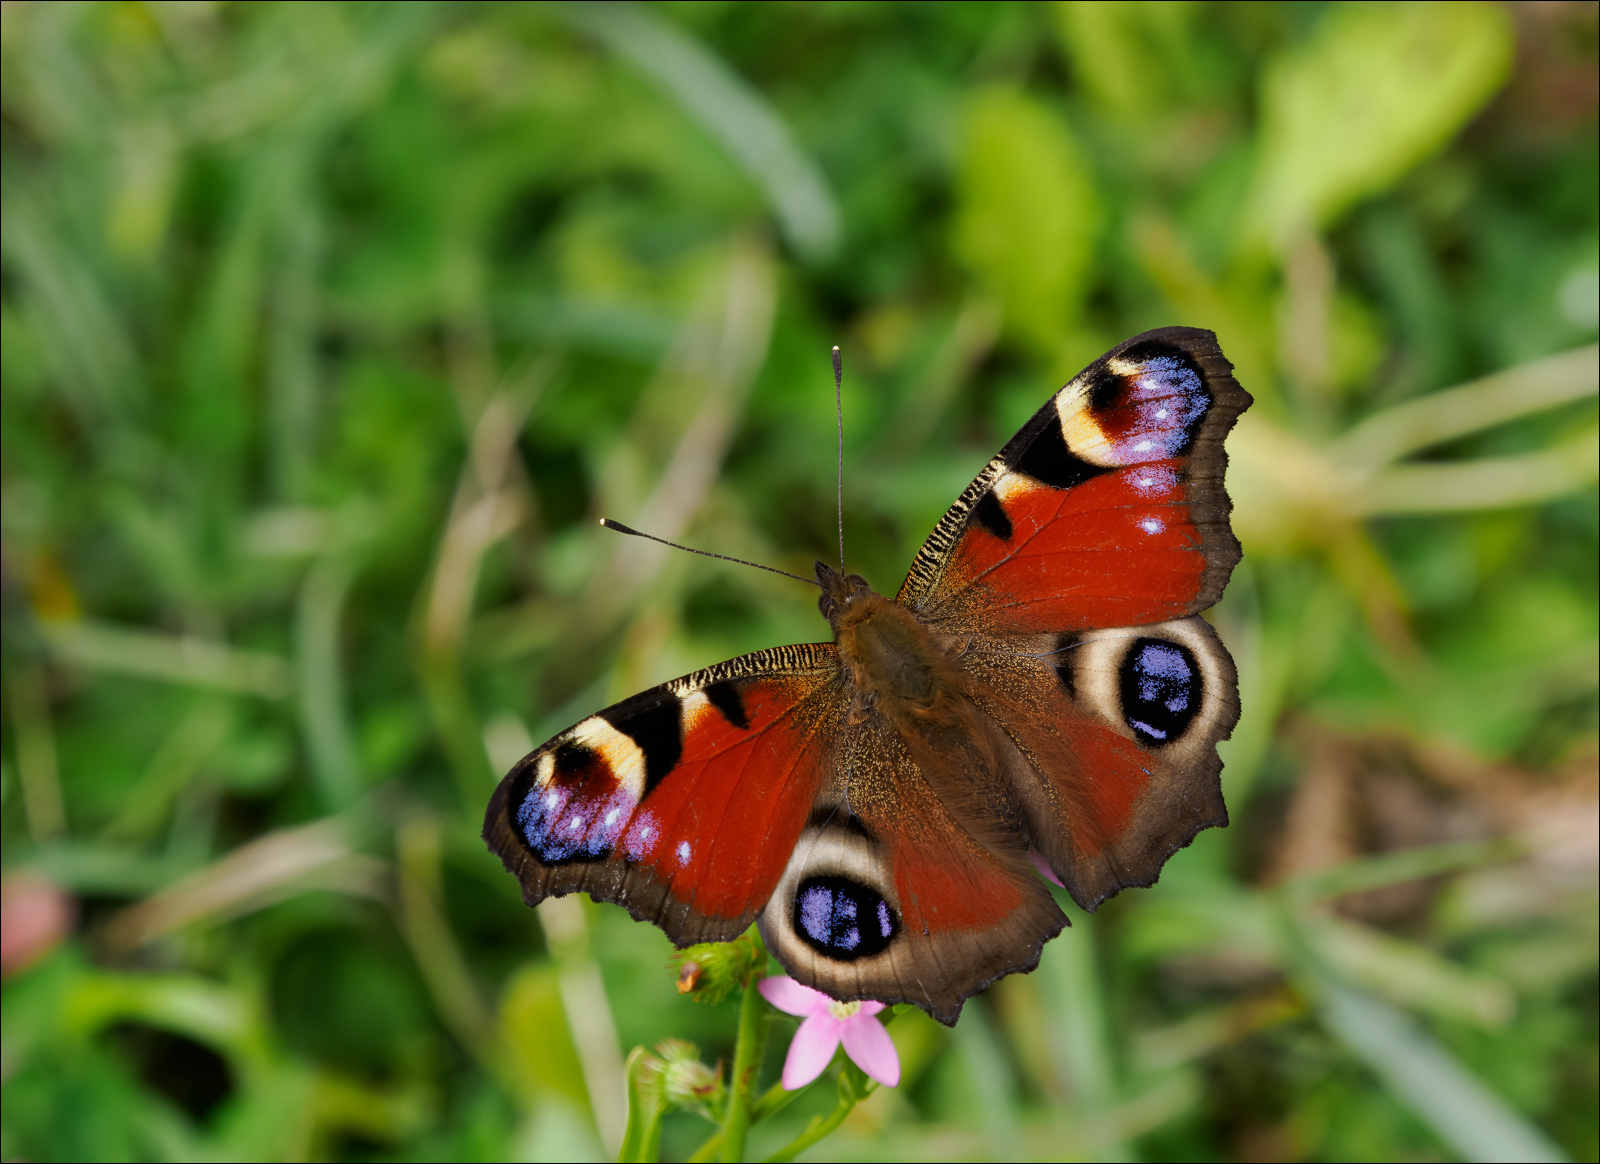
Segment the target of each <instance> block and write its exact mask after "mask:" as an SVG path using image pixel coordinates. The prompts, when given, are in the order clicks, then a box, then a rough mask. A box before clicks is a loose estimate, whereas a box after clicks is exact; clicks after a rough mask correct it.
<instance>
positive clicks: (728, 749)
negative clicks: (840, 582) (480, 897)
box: [483, 643, 844, 945]
mask: <svg viewBox="0 0 1600 1164" xmlns="http://www.w3.org/2000/svg"><path fill="white" fill-rule="evenodd" d="M838 679H839V663H838V656H837V653H836V651H835V648H834V646H833V644H831V643H821V644H812V645H808V646H798V647H776V648H773V649H771V650H767V651H758V652H756V653H755V654H753V655H744V656H741V657H740V658H737V659H732V660H729V661H728V662H726V663H721V664H719V665H718V666H716V667H712V668H709V669H707V670H705V671H698V672H696V673H694V674H693V675H686V676H684V677H683V678H682V679H675V680H673V681H672V682H670V683H664V684H662V685H661V686H660V687H655V688H652V689H651V690H649V691H645V692H642V693H641V694H639V695H636V696H634V697H633V698H631V699H628V700H625V701H623V702H622V703H619V704H617V705H616V706H614V707H610V708H607V709H606V710H604V711H602V712H600V713H599V714H597V715H594V716H591V717H590V718H588V719H586V720H584V721H583V722H582V723H579V724H576V725H574V726H573V727H571V728H568V729H567V730H566V731H564V732H562V733H561V734H560V735H558V736H556V737H555V738H554V739H552V740H550V741H549V742H547V743H545V744H544V745H543V746H542V747H540V748H538V749H537V750H536V751H534V752H531V753H529V754H528V755H527V756H526V757H524V758H523V759H522V760H521V761H520V762H519V763H518V764H517V766H516V767H515V768H513V769H512V770H511V772H510V773H509V774H508V775H507V776H506V778H505V779H504V780H503V781H501V783H500V787H499V788H498V789H497V790H496V791H495V794H494V797H493V799H492V800H491V801H490V803H489V811H488V815H487V817H486V818H485V820H484V828H483V836H484V840H485V841H487V842H488V844H489V847H490V848H491V849H493V850H494V851H495V852H496V853H497V854H499V856H500V859H501V860H502V861H504V862H505V865H506V868H507V869H509V870H510V871H511V872H512V873H513V874H515V875H516V876H517V878H518V879H519V880H520V881H521V882H522V891H523V897H524V898H525V899H526V900H527V902H528V904H529V905H534V904H537V903H538V902H539V901H541V900H542V899H544V898H545V897H548V896H551V895H557V896H559V895H562V894H566V893H574V892H580V891H581V892H585V893H588V894H589V895H590V896H591V897H594V898H595V899H596V900H599V901H614V902H616V903H617V904H619V905H622V906H625V907H626V908H627V910H628V911H629V912H630V913H631V914H633V916H634V917H636V918H639V919H641V920H644V921H651V922H655V923H656V924H658V925H660V926H661V928H662V929H664V930H665V931H666V932H667V935H668V936H669V937H671V938H672V939H673V941H675V942H677V943H678V944H679V945H688V944H690V943H693V942H702V941H718V940H723V939H727V938H732V937H735V936H737V935H738V934H739V933H741V932H743V930H744V929H745V928H746V927H748V926H749V924H750V923H751V921H753V920H754V918H755V915H756V914H757V912H759V911H760V909H761V907H762V906H763V905H765V904H766V902H767V899H768V898H769V897H770V896H771V894H772V891H773V888H774V887H775V886H776V885H777V883H778V878H779V877H780V876H781V875H782V873H783V868H784V865H785V863H786V862H787V861H788V858H789V853H790V851H791V850H792V849H793V848H794V844H795V841H796V839H797V838H798V837H799V836H800V833H801V830H802V829H803V828H804V827H805V823H806V819H807V817H808V815H809V814H810V811H811V806H812V802H813V801H814V800H815V799H816V796H817V792H818V789H819V787H820V786H821V784H822V782H823V780H824V779H825V776H826V773H827V772H828V771H829V757H830V750H829V745H830V739H831V735H832V730H833V728H834V726H835V723H836V721H837V719H838V718H839V716H840V715H841V714H842V708H843V706H844V696H843V695H842V693H841V688H840V687H839V686H838V682H837V681H838Z"/></svg>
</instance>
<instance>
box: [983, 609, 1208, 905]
mask: <svg viewBox="0 0 1600 1164" xmlns="http://www.w3.org/2000/svg"><path fill="white" fill-rule="evenodd" d="M1041 637H1042V638H1043V639H1044V641H1042V642H1032V643H1025V642H1020V641H1013V642H1011V643H993V642H989V643H985V644H982V645H981V646H979V647H977V648H976V649H974V650H971V651H969V652H967V653H966V654H964V655H963V656H962V658H961V660H960V664H959V665H960V667H961V669H962V671H963V673H964V675H965V679H966V681H965V684H964V686H965V687H966V689H967V694H968V697H969V698H970V699H971V700H972V701H973V703H974V704H976V705H977V706H978V708H979V709H980V710H981V711H982V712H983V713H984V714H985V715H986V716H988V717H989V719H990V720H991V721H992V723H993V725H994V727H995V728H996V729H998V731H997V733H995V734H994V738H995V741H996V752H997V753H998V754H999V757H1000V761H1001V765H1000V766H1001V769H1002V771H1004V772H1005V775H1006V778H1007V781H1008V783H1009V785H1010V787H1011V789H1012V790H1013V791H1014V793H1015V795H1016V796H1017V798H1018V800H1019V801H1020V802H1021V807H1022V812H1023V816H1024V817H1025V819H1026V821H1027V827H1028V834H1029V840H1030V842H1031V843H1032V845H1033V847H1034V848H1035V849H1036V850H1038V851H1039V852H1040V853H1041V854H1042V855H1043V856H1044V858H1045V859H1046V860H1047V861H1048V863H1049V864H1050V866H1051V868H1052V869H1054V871H1055V873H1056V875H1057V876H1058V877H1059V878H1060V879H1061V881H1062V882H1063V883H1064V884H1065V885H1066V887H1067V889H1068V891H1069V892H1070V893H1071V894H1072V896H1073V898H1074V899H1075V900H1076V901H1077V902H1078V904H1079V905H1081V906H1083V907H1084V908H1085V909H1094V908H1095V907H1096V906H1097V905H1099V904H1100V902H1102V901H1103V900H1105V899H1106V898H1107V897H1109V896H1111V895H1112V894H1113V893H1116V892H1117V891H1118V890H1119V889H1123V888H1125V887H1127V886H1130V885H1149V884H1151V883H1153V882H1154V881H1155V879H1156V877H1157V875H1158V874H1159V873H1160V872H1161V866H1162V865H1163V864H1164V863H1165V862H1166V860H1167V858H1168V857H1170V856H1171V855H1172V854H1173V853H1174V852H1176V851H1177V850H1178V849H1180V848H1182V847H1183V846H1185V845H1187V844H1188V843H1189V842H1190V841H1191V840H1192V839H1194V836H1195V834H1196V833H1198V832H1199V831H1200V830H1201V829H1205V828H1211V827H1214V826H1221V825H1226V824H1227V823H1228V810H1227V808H1226V807H1225V806H1224V804H1223V802H1222V785H1221V781H1220V779H1219V775H1220V773H1221V771H1222V761H1221V759H1220V757H1218V755H1217V748H1216V745H1217V742H1218V741H1219V740H1222V739H1226V738H1227V736H1228V735H1229V733H1230V732H1231V731H1232V730H1233V726H1234V724H1235V723H1236V722H1238V719H1239V693H1238V685H1237V679H1236V676H1235V672H1234V667H1233V660H1232V659H1230V658H1229V657H1228V652H1227V651H1226V650H1225V649H1224V648H1223V646H1222V642H1221V640H1220V639H1218V638H1217V635H1216V632H1215V631H1214V630H1212V629H1211V626H1210V625H1209V624H1208V623H1207V622H1206V621H1205V620H1204V619H1202V618H1198V617H1195V618H1186V619H1179V620H1177V621H1174V622H1167V623H1158V624H1155V625H1150V626H1141V627H1122V628H1117V629H1113V630H1099V631H1094V632H1091V633H1089V634H1085V635H1076V634H1072V635H1065V636H1061V637H1059V638H1055V637H1049V636H1041Z"/></svg>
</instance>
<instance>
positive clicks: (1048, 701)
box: [484, 328, 1249, 1022]
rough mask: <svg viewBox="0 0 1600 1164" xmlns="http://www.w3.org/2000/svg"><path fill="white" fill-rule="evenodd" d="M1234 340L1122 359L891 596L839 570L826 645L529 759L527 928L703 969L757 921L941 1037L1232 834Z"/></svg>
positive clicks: (1178, 339)
mask: <svg viewBox="0 0 1600 1164" xmlns="http://www.w3.org/2000/svg"><path fill="white" fill-rule="evenodd" d="M1248 403H1249V397H1248V396H1247V395H1246V394H1245V393H1244V392H1243V390H1242V389H1240V388H1239V387H1238V385H1237V384H1236V383H1235V382H1234V381H1233V378H1232V375H1231V370H1230V367H1229V365H1228V363H1227V361H1226V360H1225V359H1224V358H1223V357H1222V355H1221V352H1220V351H1219V350H1218V349H1217V347H1216V342H1215V337H1214V336H1212V335H1211V333H1209V332H1201V331H1196V330H1194V329H1186V328H1168V329H1163V330H1161V331H1158V332H1149V333H1146V334H1145V335H1143V336H1138V337H1135V338H1134V339H1132V340H1129V341H1127V342H1126V343H1124V344H1122V345H1119V347H1118V348H1116V349H1113V351H1112V352H1110V353H1108V354H1107V355H1106V356H1104V357H1102V358H1101V359H1100V360H1098V361H1096V362H1095V364H1093V365H1091V366H1090V367H1089V368H1088V369H1086V370H1085V371H1084V372H1083V373H1082V374H1080V375H1079V376H1078V377H1076V378H1074V380H1073V381H1072V382H1071V383H1069V384H1068V385H1067V386H1066V387H1064V388H1063V389H1061V391H1060V392H1058V393H1057V394H1056V395H1055V396H1054V397H1053V398H1052V400H1051V401H1050V402H1049V403H1047V404H1046V406H1045V407H1044V408H1043V409H1041V410H1040V412H1039V414H1038V415H1036V416H1035V417H1034V419H1033V420H1032V421H1030V422H1029V424H1028V425H1027V426H1025V427H1024V428H1023V429H1022V431H1021V432H1019V433H1018V434H1017V436H1016V437H1015V438H1013V440H1012V441H1011V442H1009V443H1008V444H1007V446H1006V448H1005V449H1003V450H1002V451H1001V453H1000V454H999V455H998V456H997V457H995V458H994V459H993V460H992V461H991V462H990V463H989V464H988V465H987V466H985V468H984V469H983V471H982V472H981V473H980V474H979V475H978V477H977V478H976V479H975V480H974V481H973V483H972V485H970V486H969V487H968V488H967V490H965V491H964V492H963V493H962V495H961V497H960V498H958V499H957V501H956V503H955V505H953V506H952V507H951V509H950V510H949V511H948V512H947V513H946V515H945V517H944V518H943V519H941V521H940V522H939V524H938V525H937V526H936V527H935V529H934V531H933V533H932V534H931V535H930V536H929V538H928V540H927V542H926V543H925V544H924V546H923V549H922V551H921V552H919V553H918V555H917V557H916V559H915V560H914V562H913V564H912V567H911V570H910V572H909V573H908V575H907V578H906V580H905V582H904V584H903V585H902V586H901V588H900V590H899V592H898V593H897V594H896V596H895V597H894V598H889V597H886V596H884V595H882V594H879V593H877V592H875V591H873V590H872V589H871V587H870V586H869V585H868V584H867V582H866V581H865V580H864V579H862V578H860V577H859V576H857V575H849V574H844V573H842V572H839V571H835V570H833V569H832V568H831V567H829V566H826V565H824V564H822V563H818V564H817V568H816V572H817V580H818V582H819V584H820V585H821V588H822V595H821V598H820V599H819V608H820V610H821V612H822V614H823V615H824V616H825V617H826V618H827V620H828V622H829V625H830V627H831V629H832V631H833V639H832V641H831V642H827V643H815V644H809V645H805V646H794V647H778V648H773V649H770V650H767V651H760V652H756V653H755V654H753V655H746V656H743V657H742V658H739V659H734V660H730V661H729V662H727V663H723V664H719V665H718V666H716V667H712V668H708V669H706V670H705V671H700V672H696V673H694V674H692V675H687V676H684V677H683V678H682V679H678V680H674V681H672V682H670V683H666V684H663V685H662V686H660V687H657V688H654V689H652V690H650V691H647V692H643V693H641V694H640V695H637V696H634V697H633V698H632V699H629V700H626V701H624V702H623V703H620V704H617V705H616V706H614V707H611V708H607V709H605V710H604V711H602V712H600V713H598V714H597V715H595V716H592V717H590V718H589V719H587V720H584V721H582V722H581V723H579V724H577V725H575V726H574V727H572V728H569V729H568V730H567V731H566V732H563V733H561V734H560V735H558V736H556V737H555V738H554V739H552V740H550V741H549V742H547V743H546V744H544V745H543V746H541V747H540V748H539V749H537V750H536V751H534V752H533V753H531V754H530V755H529V756H527V757H526V758H524V759H523V760H522V761H521V762H520V763H519V764H518V765H517V766H516V767H515V768H514V769H513V770H512V771H511V773H510V774H509V775H507V777H506V779H505V780H504V781H503V782H502V784H501V786H500V788H499V789H498V790H497V791H496V793H495V797H494V799H493V801H492V802H491V804H490V806H489V811H488V814H487V817H486V820H485V830H484V835H485V839H486V840H487V841H488V842H489V844H490V846H491V848H493V849H494V850H495V851H496V852H497V853H499V854H500V856H501V857H502V859H503V860H504V861H505V863H506V865H507V868H508V869H510V870H511V871H512V872H513V873H514V874H516V875H517V876H518V878H519V879H520V880H521V882H522V885H523V892H524V897H525V899H526V900H528V901H529V903H530V904H532V903H535V902H537V901H539V900H541V899H542V898H543V897H545V896H548V895H551V894H562V893H569V892H578V891H582V892H588V893H590V894H591V895H592V896H594V897H595V898H597V899H599V900H606V901H613V902H616V903H618V904H620V905H623V906H624V907H625V908H627V909H628V910H629V911H630V913H632V914H633V916H635V917H636V918H640V919H643V920H648V921H652V922H654V923H656V924H658V925H660V926H661V927H662V928H663V929H664V930H665V931H666V932H667V934H668V935H669V936H670V937H671V938H672V939H673V940H674V941H675V942H677V943H678V944H680V945H687V944H690V943H693V942H699V941H712V940H723V939H727V938H731V937H733V936H735V935H737V934H738V933H740V932H742V931H743V930H744V929H745V928H746V927H747V926H749V924H750V923H751V922H752V921H755V922H758V923H759V925H760V928H761V931H762V934H763V937H764V939H765V940H766V943H767V946H768V948H769V949H770V950H771V951H772V953H773V954H774V955H775V956H776V957H777V958H778V959H779V960H780V961H781V962H782V963H783V964H784V966H785V968H786V969H788V971H789V972H790V973H791V974H792V975H793V976H794V977H795V978H797V979H799V980H800V981H802V982H804V983H806V984H808V985H811V986H813V987H816V988H817V989H820V990H822V991H824V992H826V993H828V994H830V995H832V996H834V997H836V998H840V999H858V998H873V999H879V1000H883V1001H886V1002H899V1001H910V1002H914V1003H916V1004H918V1005H919V1006H922V1007H924V1008H925V1009H927V1010H928V1011H929V1012H930V1013H931V1014H933V1015H934V1016H935V1017H936V1018H939V1019H940V1020H941V1021H944V1022H954V1021H955V1018H956V1016H957V1015H958V1014H959V1012H960V1008H961V1003H962V1001H963V1000H964V999H966V998H967V997H970V996H971V995H972V994H973V993H975V992H976V991H978V990H981V989H982V988H983V987H984V986H986V985H987V984H988V983H989V982H991V981H993V980H994V979H995V978H997V977H999V976H1001V975H1004V974H1007V973H1012V972H1016V971H1020V970H1027V969H1031V968H1032V967H1033V966H1035V965H1037V962H1038V958H1039V953H1040V950H1041V948H1042V946H1043V944H1044V942H1045V941H1047V940H1048V939H1049V938H1051V937H1053V936H1055V934H1057V933H1058V932H1059V931H1060V930H1061V929H1062V928H1063V927H1064V926H1065V925H1066V916H1065V914H1063V912H1062V911H1061V909H1060V907H1059V906H1058V905H1057V904H1056V902H1055V899H1054V898H1053V897H1052V896H1051V893H1050V892H1049V890H1048V887H1047V885H1046V884H1045V882H1044V881H1043V880H1041V878H1040V877H1039V876H1038V873H1037V871H1036V867H1037V868H1044V869H1048V870H1049V875H1050V876H1051V879H1052V880H1056V881H1057V882H1058V883H1060V884H1062V885H1064V886H1065V888H1066V889H1067V891H1068V892H1069V893H1070V894H1071V895H1072V896H1073V897H1074V899H1075V900H1077V901H1078V902H1079V903H1080V904H1081V905H1083V906H1084V907H1085V908H1089V909H1092V908H1094V907H1095V906H1096V905H1098V904H1099V902H1101V901H1102V900H1104V899H1105V898H1106V897H1107V896H1109V895H1111V894H1112V893H1115V892H1117V891H1118V890H1119V889H1121V888H1124V887H1126V886H1130V885H1148V884H1151V883H1152V882H1153V881H1154V880H1155V878H1156V876H1157V875H1158V873H1159V871H1160V868H1161V865H1162V863H1163V862H1164V861H1165V860H1166V858H1167V857H1168V856H1170V855H1171V854H1172V853H1173V852H1175V851H1176V850H1177V849H1178V848H1181V847H1182V846H1183V845H1186V844H1187V843H1188V842H1189V841H1190V840H1191V839H1192V838H1193V836H1194V835H1195V833H1196V832H1198V831H1199V830H1200V829H1203V828H1206V827H1210V826H1213V825H1221V824H1225V823H1226V822H1227V812H1226V808H1225V807H1224V805H1223V802H1222V795H1221V787H1220V783H1219V780H1218V774H1219V772H1220V769H1221V762H1220V760H1219V759H1218V757H1217V754H1216V748H1215V745H1216V742H1217V741H1218V740H1220V739H1222V738H1225V737H1226V736H1227V734H1228V733H1229V731H1230V730H1231V729H1232V727H1233V724H1234V722H1235V721H1236V719H1237V716H1238V698H1237V685H1236V679H1235V676H1234V671H1233V664H1232V661H1231V659H1229V657H1228V654H1227V652H1226V650H1225V649H1224V648H1223V647H1222V644H1221V642H1220V641H1219V640H1218V638H1217V636H1216V634H1215V632H1214V631H1213V630H1212V629H1211V627H1210V626H1209V624H1207V623H1206V622H1205V621H1204V620H1203V619H1201V618H1199V617H1198V614H1199V612H1200V611H1201V610H1203V609H1204V608H1205V607H1207V606H1209V605H1211V604H1212V603H1213V602H1215V601H1216V599H1217V597H1219V596H1220V594H1221V590H1222V586H1223V585H1224V584H1225V583H1226V581H1227V577H1228V574H1229V572H1230V571H1231V569H1232V566H1233V565H1234V563H1235V562H1236V561H1237V560H1238V545H1237V543H1236V542H1235V541H1234V539H1233V536H1232V534H1231V532H1230V531H1229V529H1228V525H1227V513H1228V500H1227V496H1226V493H1225V492H1224V491H1223V487H1222V473H1223V468H1224V464H1225V462H1224V457H1223V452H1222V438H1223V436H1224V435H1225V434H1226V432H1227V429H1228V428H1229V427H1231V425H1232V423H1233V421H1234V419H1235V418H1236V417H1237V415H1238V413H1239V412H1240V411H1242V410H1243V408H1244V407H1246V406H1247V405H1248Z"/></svg>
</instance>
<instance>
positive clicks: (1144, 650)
mask: <svg viewBox="0 0 1600 1164" xmlns="http://www.w3.org/2000/svg"><path fill="white" fill-rule="evenodd" d="M1120 678H1121V687H1122V714H1123V716H1124V718H1125V719H1126V720H1127V721H1128V726H1129V727H1130V728H1132V729H1133V734H1134V735H1135V736H1137V737H1138V738H1139V741H1140V742H1141V743H1143V744H1146V745H1148V746H1150V747H1161V746H1162V745H1165V744H1170V743H1171V742H1172V741H1173V740H1176V739H1178V738H1179V737H1180V736H1182V735H1183V733H1184V732H1185V731H1186V730H1188V727H1189V722H1190V721H1191V720H1192V719H1194V717H1195V716H1196V715H1197V714H1198V713H1199V711H1200V705H1201V703H1202V701H1203V700H1202V694H1203V693H1202V687H1203V681H1202V679H1201V677H1200V668H1199V666H1198V665H1196V663H1195V659H1194V655H1192V654H1191V653H1190V652H1189V648H1188V647H1185V646H1183V645H1182V644H1181V643H1174V642H1170V641H1168V640H1166V639H1136V640H1134V644H1133V646H1132V648H1130V649H1129V651H1128V653H1127V655H1126V656H1125V657H1124V658H1123V660H1122V674H1121V676H1120Z"/></svg>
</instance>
